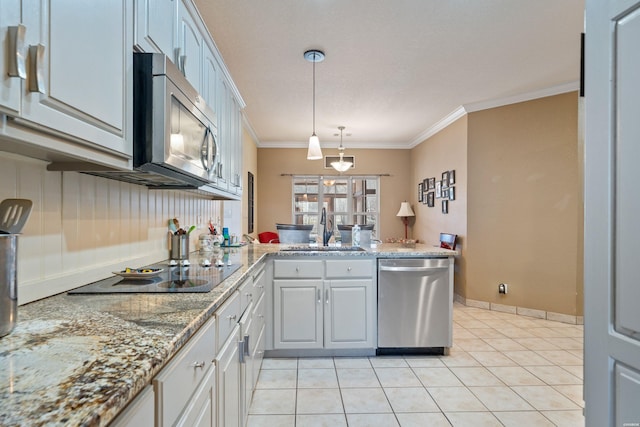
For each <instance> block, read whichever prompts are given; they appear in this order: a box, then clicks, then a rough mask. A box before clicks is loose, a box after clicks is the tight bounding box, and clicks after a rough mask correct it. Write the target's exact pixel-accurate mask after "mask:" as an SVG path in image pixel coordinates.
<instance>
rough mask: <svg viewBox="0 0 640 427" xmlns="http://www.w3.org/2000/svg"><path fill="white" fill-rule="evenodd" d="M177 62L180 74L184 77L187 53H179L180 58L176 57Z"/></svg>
mask: <svg viewBox="0 0 640 427" xmlns="http://www.w3.org/2000/svg"><path fill="white" fill-rule="evenodd" d="M178 62H179V63H180V70H182V74H183V75H184V76H185V77H186V75H187V55H180V58H178Z"/></svg>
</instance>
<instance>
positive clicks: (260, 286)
mask: <svg viewBox="0 0 640 427" xmlns="http://www.w3.org/2000/svg"><path fill="white" fill-rule="evenodd" d="M266 280H267V277H266V276H265V272H264V268H262V269H261V270H260V272H258V273H257V274H254V275H253V300H254V301H258V300H259V299H260V296H262V294H264V285H265V282H266Z"/></svg>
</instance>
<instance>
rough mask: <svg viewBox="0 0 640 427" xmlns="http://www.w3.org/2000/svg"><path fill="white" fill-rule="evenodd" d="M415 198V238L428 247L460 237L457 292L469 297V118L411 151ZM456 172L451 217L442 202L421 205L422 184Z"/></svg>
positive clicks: (452, 125) (457, 122)
mask: <svg viewBox="0 0 640 427" xmlns="http://www.w3.org/2000/svg"><path fill="white" fill-rule="evenodd" d="M411 159H412V168H411V185H410V186H411V187H412V188H414V189H415V191H414V194H413V195H412V197H411V203H412V205H413V210H414V212H415V214H416V216H415V218H414V225H413V236H414V237H415V238H416V239H418V240H420V241H422V242H425V243H427V244H434V245H435V244H438V242H439V238H440V233H441V232H443V233H453V234H457V235H458V238H457V242H458V243H457V247H456V249H458V250H460V251H461V255H460V256H459V257H457V258H456V269H455V271H456V273H455V292H456V293H457V294H459V295H465V293H466V279H465V277H466V275H465V270H466V250H465V246H466V236H467V116H464V117H462V118H460V119H458V120H456V121H455V122H454V123H453V124H451V125H449V126H448V127H447V128H445V129H443V130H442V131H440V132H438V133H437V134H436V135H434V136H432V137H431V138H429V139H428V140H426V141H425V142H423V143H421V144H420V145H418V146H417V147H415V148H414V149H412V150H411ZM448 170H455V178H456V183H455V185H454V187H455V200H449V202H448V203H449V213H448V214H443V213H442V199H435V206H434V207H432V208H430V207H427V205H426V204H422V203H418V193H417V187H418V183H419V182H421V181H422V180H423V179H425V178H432V177H434V178H436V180H440V179H441V178H442V172H445V171H448Z"/></svg>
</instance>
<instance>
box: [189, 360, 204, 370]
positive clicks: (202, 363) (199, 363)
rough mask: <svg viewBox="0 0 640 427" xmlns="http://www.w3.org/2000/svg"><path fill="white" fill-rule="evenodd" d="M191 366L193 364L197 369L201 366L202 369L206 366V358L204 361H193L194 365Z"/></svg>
mask: <svg viewBox="0 0 640 427" xmlns="http://www.w3.org/2000/svg"><path fill="white" fill-rule="evenodd" d="M191 366H193V368H194V369H197V368H201V369H202V368H204V360H203V361H202V362H193V365H191Z"/></svg>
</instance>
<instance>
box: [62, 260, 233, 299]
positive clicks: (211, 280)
mask: <svg viewBox="0 0 640 427" xmlns="http://www.w3.org/2000/svg"><path fill="white" fill-rule="evenodd" d="M211 263H212V264H211V265H210V266H205V265H203V264H202V263H201V260H199V259H198V258H195V259H194V258H193V257H192V259H190V260H189V265H182V264H177V265H172V263H171V262H170V261H164V262H160V263H157V264H152V265H148V266H145V267H142V268H141V269H140V270H142V269H149V270H156V269H162V271H160V272H159V273H158V274H156V275H153V276H152V277H149V276H146V277H145V276H144V275H140V276H141V277H136V278H130V277H122V276H117V275H116V276H113V277H109V278H107V279H104V280H99V281H97V282H93V283H90V284H88V285H85V286H81V287H79V288H76V289H73V290H71V291H69V292H67V294H69V295H86V294H124V293H196V292H209V291H211V290H212V289H213V288H215V287H216V286H218V285H219V284H220V283H221V282H222V281H223V280H225V279H226V278H227V277H229V276H230V275H231V274H233V273H234V272H235V271H236V270H237V269H239V268H240V267H241V266H242V264H238V263H233V261H228V260H225V263H224V265H222V266H220V267H217V266H216V265H215V259H214V260H211Z"/></svg>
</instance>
